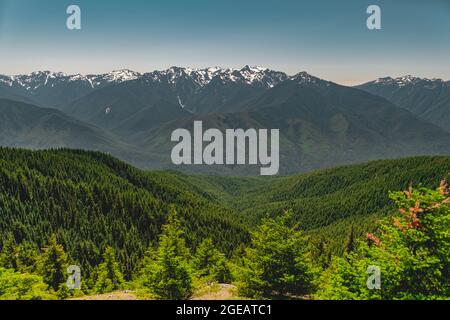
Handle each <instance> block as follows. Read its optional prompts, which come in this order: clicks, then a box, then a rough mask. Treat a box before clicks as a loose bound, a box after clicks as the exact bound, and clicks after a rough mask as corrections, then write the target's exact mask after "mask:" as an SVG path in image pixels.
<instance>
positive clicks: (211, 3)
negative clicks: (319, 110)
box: [0, 0, 450, 84]
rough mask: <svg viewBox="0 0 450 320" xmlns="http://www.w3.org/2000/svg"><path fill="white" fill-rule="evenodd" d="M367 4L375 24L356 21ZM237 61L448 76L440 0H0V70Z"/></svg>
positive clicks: (446, 23)
mask: <svg viewBox="0 0 450 320" xmlns="http://www.w3.org/2000/svg"><path fill="white" fill-rule="evenodd" d="M71 4H77V5H79V6H80V7H81V13H82V29H81V30H79V31H69V30H68V29H67V28H66V19H67V17H68V15H67V14H66V8H67V7H68V6H69V5H71ZM370 4H376V5H379V6H380V7H381V13H382V30H379V31H371V30H368V29H367V27H366V19H367V17H368V15H367V14H366V9H367V7H368V6H369V5H370ZM247 64H248V65H260V66H265V67H268V68H272V69H277V70H281V71H285V72H287V73H288V74H295V73H297V72H299V71H307V72H309V73H311V74H313V75H316V76H319V77H322V78H325V79H328V80H332V81H335V82H338V83H343V84H355V83H361V82H365V81H369V80H373V79H376V78H378V77H383V76H388V75H389V76H401V75H405V74H412V75H416V76H421V77H430V78H443V79H446V80H450V0H427V1H425V0H341V1H337V0H126V1H113V0H78V1H77V0H39V1H37V0H0V74H19V73H29V72H31V71H36V70H51V71H62V72H66V73H70V74H72V73H82V74H87V73H101V72H108V71H111V70H116V69H123V68H128V69H132V70H136V71H140V72H145V71H153V70H155V69H158V70H160V69H165V68H168V67H170V66H173V65H176V66H190V67H207V66H216V65H217V66H222V67H243V66H244V65H247Z"/></svg>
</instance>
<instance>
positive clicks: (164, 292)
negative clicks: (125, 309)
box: [144, 210, 192, 300]
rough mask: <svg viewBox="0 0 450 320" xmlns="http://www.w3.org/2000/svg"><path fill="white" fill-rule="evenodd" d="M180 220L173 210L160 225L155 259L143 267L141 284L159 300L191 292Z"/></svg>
mask: <svg viewBox="0 0 450 320" xmlns="http://www.w3.org/2000/svg"><path fill="white" fill-rule="evenodd" d="M183 236H184V232H183V230H182V228H181V222H180V220H179V219H178V217H177V214H176V212H175V211H174V210H172V211H171V213H170V215H169V218H168V223H167V224H166V225H164V226H163V232H162V234H161V236H160V239H159V247H158V250H157V254H156V258H155V260H154V261H152V262H151V265H149V266H146V270H147V271H148V272H145V275H144V277H145V280H144V284H145V285H146V286H148V287H149V288H150V290H151V291H152V292H153V293H154V295H155V296H156V297H158V298H160V299H170V300H179V299H186V298H188V297H189V296H190V295H191V294H192V275H191V269H190V266H189V263H188V257H189V251H188V249H187V247H186V244H185V240H184V238H183Z"/></svg>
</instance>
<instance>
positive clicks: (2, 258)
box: [0, 233, 17, 269]
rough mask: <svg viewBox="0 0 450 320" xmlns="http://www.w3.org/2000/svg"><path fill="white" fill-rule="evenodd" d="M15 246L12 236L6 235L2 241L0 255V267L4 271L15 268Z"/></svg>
mask: <svg viewBox="0 0 450 320" xmlns="http://www.w3.org/2000/svg"><path fill="white" fill-rule="evenodd" d="M16 246H17V243H16V239H14V236H13V234H12V233H10V234H8V236H7V238H6V239H5V240H4V241H3V246H2V252H1V254H0V266H1V267H3V268H6V269H16V268H17V255H16Z"/></svg>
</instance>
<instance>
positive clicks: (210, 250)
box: [193, 238, 231, 283]
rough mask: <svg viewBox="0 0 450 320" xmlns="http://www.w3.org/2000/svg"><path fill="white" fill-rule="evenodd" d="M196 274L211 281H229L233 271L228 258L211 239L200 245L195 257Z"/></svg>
mask: <svg viewBox="0 0 450 320" xmlns="http://www.w3.org/2000/svg"><path fill="white" fill-rule="evenodd" d="M193 265H194V269H195V270H196V274H197V275H198V276H199V277H201V278H204V279H206V280H209V281H215V282H219V283H229V282H230V281H231V273H230V269H229V267H228V263H227V259H226V257H225V255H224V254H223V253H221V252H220V251H219V250H217V249H216V247H215V246H214V244H213V242H212V240H211V239H209V238H208V239H205V240H203V242H202V243H201V244H200V245H199V246H198V248H197V251H196V253H195V256H194V259H193Z"/></svg>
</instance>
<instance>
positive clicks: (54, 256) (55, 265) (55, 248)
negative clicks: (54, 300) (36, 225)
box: [38, 235, 69, 291]
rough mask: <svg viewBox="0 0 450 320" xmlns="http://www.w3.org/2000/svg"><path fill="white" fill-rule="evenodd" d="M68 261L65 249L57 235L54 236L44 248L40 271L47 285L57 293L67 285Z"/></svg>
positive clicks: (39, 262)
mask: <svg viewBox="0 0 450 320" xmlns="http://www.w3.org/2000/svg"><path fill="white" fill-rule="evenodd" d="M68 260H69V259H68V256H67V254H66V252H65V251H64V247H63V246H62V245H61V244H59V243H58V241H57V239H56V235H52V236H51V237H50V239H49V241H48V244H47V246H45V247H44V248H42V255H41V256H40V257H39V261H38V265H39V266H38V269H39V273H40V274H41V275H42V277H43V278H44V281H45V283H47V284H48V285H49V286H50V287H51V288H52V289H53V290H55V291H58V290H59V287H60V285H61V284H63V283H66V280H67V266H68Z"/></svg>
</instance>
